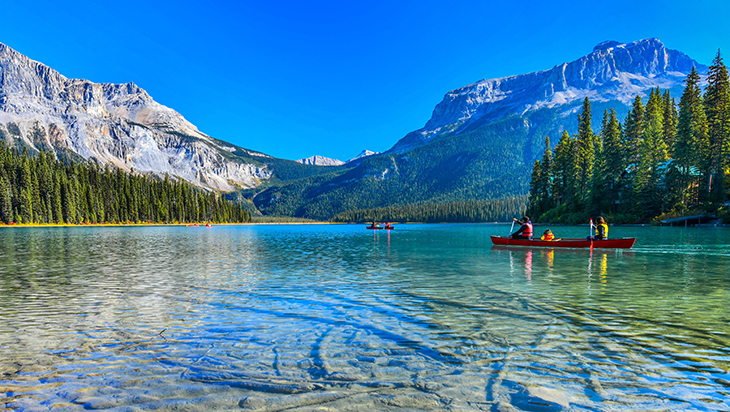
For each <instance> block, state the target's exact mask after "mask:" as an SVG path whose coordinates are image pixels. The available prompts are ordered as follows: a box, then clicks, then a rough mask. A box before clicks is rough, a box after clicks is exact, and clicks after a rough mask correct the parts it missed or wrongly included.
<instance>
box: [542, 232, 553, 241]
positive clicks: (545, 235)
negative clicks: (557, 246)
mask: <svg viewBox="0 0 730 412" xmlns="http://www.w3.org/2000/svg"><path fill="white" fill-rule="evenodd" d="M553 239H555V235H553V232H551V231H550V229H547V230H545V232H543V234H542V236H540V240H545V241H548V242H549V241H551V240H553Z"/></svg>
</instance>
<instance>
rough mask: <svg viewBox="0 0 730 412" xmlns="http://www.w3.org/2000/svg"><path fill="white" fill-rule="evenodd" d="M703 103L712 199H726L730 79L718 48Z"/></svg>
mask: <svg viewBox="0 0 730 412" xmlns="http://www.w3.org/2000/svg"><path fill="white" fill-rule="evenodd" d="M704 103H705V113H706V115H707V126H708V128H707V129H708V139H709V147H708V153H707V169H708V171H707V172H708V183H707V186H708V191H709V194H710V196H711V200H713V201H715V202H724V201H725V187H724V183H725V169H726V168H727V167H728V166H730V159H729V158H728V155H730V81H729V80H728V73H727V67H725V64H724V63H723V62H722V56H721V55H720V51H719V50H718V51H717V55H716V56H715V59H714V60H713V61H712V65H711V66H710V68H709V71H708V73H707V88H706V90H705V98H704Z"/></svg>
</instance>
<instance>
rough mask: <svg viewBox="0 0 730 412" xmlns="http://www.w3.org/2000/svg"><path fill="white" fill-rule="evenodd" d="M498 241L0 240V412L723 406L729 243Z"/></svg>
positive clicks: (413, 228) (106, 236) (237, 231)
mask: <svg viewBox="0 0 730 412" xmlns="http://www.w3.org/2000/svg"><path fill="white" fill-rule="evenodd" d="M544 228H545V226H540V225H537V226H536V232H537V233H542V230H544ZM551 229H553V232H555V235H556V237H564V238H568V237H585V236H587V235H588V227H586V226H584V227H566V226H556V227H552V228H551ZM508 231H509V225H505V224H472V225H455V224H449V225H397V226H396V229H395V230H393V231H390V232H386V231H377V232H375V231H371V230H366V229H365V225H278V226H277V225H261V226H214V227H212V228H204V227H198V228H187V227H180V226H156V227H67V228H62V227H57V228H55V227H54V228H25V227H20V228H4V229H0V396H2V397H0V410H28V411H36V410H38V411H42V410H54V411H63V410H82V409H104V410H115V411H131V410H144V409H154V410H200V411H210V410H232V409H243V410H254V411H255V410H261V411H280V410H301V411H308V410H311V411H314V410H352V411H361V410H369V411H380V410H454V411H468V410H541V411H560V410H571V411H583V410H592V411H595V410H728V409H730V401H729V400H728V399H729V398H730V309H729V308H728V305H729V304H730V228H693V227H690V228H671V227H611V229H610V233H609V234H610V236H611V237H624V236H631V237H636V238H637V243H636V245H635V247H634V248H633V249H631V250H623V251H621V250H602V249H594V250H593V251H590V250H578V249H575V250H558V249H556V250H552V249H541V248H535V249H533V248H526V247H509V248H505V247H501V248H499V247H493V246H492V244H491V241H490V238H489V236H490V235H494V234H499V235H504V234H506V233H507V232H508Z"/></svg>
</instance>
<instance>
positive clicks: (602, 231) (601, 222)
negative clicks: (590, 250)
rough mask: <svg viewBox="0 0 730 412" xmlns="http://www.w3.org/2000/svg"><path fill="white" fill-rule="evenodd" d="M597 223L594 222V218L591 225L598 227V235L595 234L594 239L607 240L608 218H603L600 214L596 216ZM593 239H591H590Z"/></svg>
mask: <svg viewBox="0 0 730 412" xmlns="http://www.w3.org/2000/svg"><path fill="white" fill-rule="evenodd" d="M596 223H597V224H596V225H594V224H593V220H591V226H593V227H594V228H595V229H596V235H595V236H593V240H606V239H608V225H607V224H606V220H605V219H603V216H598V217H597V218H596ZM588 240H591V239H588Z"/></svg>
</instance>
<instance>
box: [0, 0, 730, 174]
mask: <svg viewBox="0 0 730 412" xmlns="http://www.w3.org/2000/svg"><path fill="white" fill-rule="evenodd" d="M0 13H1V14H2V16H3V17H2V19H1V21H0V42H2V43H5V44H6V45H8V46H10V47H12V48H14V49H15V50H17V51H19V52H20V53H23V54H25V55H27V56H29V57H30V58H31V59H33V60H37V61H40V62H42V63H44V64H47V65H48V66H50V67H52V68H54V69H56V70H58V71H59V72H60V73H61V74H63V75H64V76H66V77H70V78H84V79H89V80H91V81H93V82H97V83H106V82H109V83H126V82H130V81H133V82H135V83H136V84H138V85H139V86H141V87H142V88H144V89H145V90H147V92H149V93H150V95H152V97H153V98H154V99H155V100H156V101H158V102H159V103H161V104H164V105H166V106H168V107H171V108H173V109H175V110H177V111H178V112H180V113H181V114H182V115H183V116H185V118H187V119H188V120H189V121H191V122H192V123H193V124H195V125H196V126H197V127H198V128H199V129H200V130H201V131H202V132H204V133H206V134H209V135H211V136H213V137H216V138H218V139H222V140H225V141H229V142H231V143H235V144H238V145H240V146H243V147H245V148H249V149H253V150H258V151H262V152H264V153H267V154H270V155H273V156H276V157H282V158H287V159H298V158H303V157H308V156H312V155H315V154H317V155H322V156H327V157H333V158H339V159H342V160H346V159H349V158H351V157H353V156H355V155H357V154H358V153H359V152H360V151H361V150H363V149H370V150H374V151H384V150H387V149H389V148H390V147H391V146H392V145H393V144H394V143H395V142H396V141H397V140H398V139H400V138H402V137H403V136H404V135H405V134H406V133H408V132H410V131H413V130H416V129H419V128H421V127H422V126H423V125H424V124H425V123H426V121H427V120H428V119H429V118H430V116H431V112H432V110H433V108H434V107H435V106H436V104H437V103H438V102H440V101H441V99H442V98H443V96H444V94H445V93H447V92H448V91H450V90H453V89H456V88H458V87H461V86H465V85H468V84H470V83H473V82H475V81H478V80H481V79H485V78H495V77H503V76H509V75H513V74H521V73H528V72H533V71H537V70H544V69H549V68H551V67H553V66H555V65H557V64H560V63H563V62H566V61H572V60H575V59H577V58H579V57H581V56H583V55H585V54H588V53H589V52H591V50H592V49H593V46H594V45H596V44H598V43H599V42H601V41H603V40H618V41H621V42H631V41H634V40H639V39H643V38H648V37H657V38H659V39H660V40H662V41H663V42H664V44H665V46H667V47H668V48H670V49H676V50H680V51H683V52H685V53H687V54H688V55H690V56H691V57H692V58H694V59H695V60H698V61H699V62H701V63H704V64H709V63H710V61H711V60H712V58H713V57H714V56H715V53H716V52H717V49H718V48H719V49H721V50H722V51H723V53H724V54H725V56H730V30H728V29H727V25H728V23H730V1H725V0H716V1H704V0H695V1H692V2H686V1H636V0H632V1H624V0H618V1H612V2H585V1H550V2H536V1H522V2H512V1H431V0H417V1H368V2H350V1H317V0H313V1H277V0H266V1H260V0H253V1H248V0H243V1H215V0H212V1H209V2H200V1H187V0H181V1H154V0H147V1H138V0H129V1H124V2H118V1H114V0H110V1H98V0H97V1H45V0H44V1H27V0H22V1H20V0H0ZM725 61H726V63H730V59H727V58H726V59H725Z"/></svg>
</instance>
